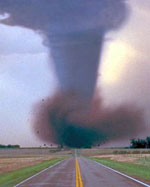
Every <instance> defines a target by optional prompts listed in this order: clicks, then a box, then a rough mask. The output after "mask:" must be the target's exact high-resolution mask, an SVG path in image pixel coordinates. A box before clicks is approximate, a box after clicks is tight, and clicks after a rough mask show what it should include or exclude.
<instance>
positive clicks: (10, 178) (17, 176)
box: [0, 158, 63, 187]
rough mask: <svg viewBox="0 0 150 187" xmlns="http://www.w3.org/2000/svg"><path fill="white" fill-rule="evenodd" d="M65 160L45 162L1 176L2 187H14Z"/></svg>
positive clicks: (56, 159)
mask: <svg viewBox="0 0 150 187" xmlns="http://www.w3.org/2000/svg"><path fill="white" fill-rule="evenodd" d="M61 160H63V159H62V158H55V159H51V160H47V161H43V162H41V163H40V164H36V165H34V166H30V167H26V168H21V169H17V170H15V171H12V172H8V173H4V174H1V175H0V186H1V187H13V186H14V185H16V184H18V183H20V182H21V181H23V180H25V179H27V178H28V177H30V176H32V175H34V174H36V173H38V172H40V171H42V170H43V169H45V168H48V167H50V166H51V165H53V164H55V163H57V162H59V161H61Z"/></svg>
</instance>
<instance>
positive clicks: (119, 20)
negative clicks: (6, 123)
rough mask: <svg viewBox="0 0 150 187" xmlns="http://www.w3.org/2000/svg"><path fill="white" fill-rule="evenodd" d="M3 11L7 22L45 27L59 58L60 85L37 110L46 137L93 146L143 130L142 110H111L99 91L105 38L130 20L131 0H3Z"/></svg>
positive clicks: (39, 126)
mask: <svg viewBox="0 0 150 187" xmlns="http://www.w3.org/2000/svg"><path fill="white" fill-rule="evenodd" d="M0 13H1V14H6V13H7V14H9V17H8V18H6V19H3V20H1V22H2V23H3V24H8V25H12V26H15V25H19V26H22V27H27V28H31V29H33V30H35V31H38V32H40V33H41V35H42V37H43V41H44V44H45V45H46V46H47V47H48V48H49V49H50V53H51V56H52V58H53V63H54V66H55V72H56V75H57V78H58V81H59V89H58V91H57V93H56V94H55V95H54V96H53V97H51V98H47V99H45V100H44V101H42V103H41V102H40V103H39V104H37V106H36V107H35V108H36V109H34V110H36V116H35V120H34V124H33V128H34V131H35V133H36V134H37V135H38V136H39V137H40V138H41V139H42V140H45V141H47V142H54V143H58V144H61V145H66V146H69V147H88V146H92V145H95V144H96V143H102V142H105V141H107V140H110V139H116V138H122V137H132V135H134V134H136V133H137V132H138V129H139V126H140V124H141V123H142V122H143V118H142V112H141V111H140V110H139V109H137V108H136V107H133V106H132V107H131V106H129V105H126V106H120V107H118V108H113V109H112V108H111V109H107V108H105V107H104V106H103V102H102V98H99V97H98V96H95V95H97V94H95V92H96V82H97V76H98V75H97V74H98V67H99V65H100V59H101V53H102V47H103V43H104V37H105V34H106V33H107V32H108V31H110V30H115V29H118V28H119V27H120V26H121V25H122V24H123V23H124V21H125V20H126V18H127V15H128V9H127V5H126V1H125V0H93V1H90V0H76V1H73V0H63V1H62V0H51V1H46V0H28V1H27V0H13V1H12V0H1V1H0Z"/></svg>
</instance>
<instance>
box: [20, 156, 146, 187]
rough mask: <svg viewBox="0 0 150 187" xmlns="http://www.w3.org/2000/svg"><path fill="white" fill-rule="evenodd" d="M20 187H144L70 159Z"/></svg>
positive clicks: (21, 184)
mask: <svg viewBox="0 0 150 187" xmlns="http://www.w3.org/2000/svg"><path fill="white" fill-rule="evenodd" d="M17 186H19V187H34V186H35V187H41V186H44V187H143V186H144V185H142V184H139V183H136V182H134V181H132V180H130V179H128V178H126V177H123V176H121V175H119V174H117V173H115V172H113V171H111V170H109V169H107V168H105V167H103V166H101V165H99V164H97V163H96V162H94V161H91V160H88V159H86V158H82V157H77V158H69V159H67V160H64V161H62V162H61V163H59V164H57V165H55V166H54V167H51V168H49V169H47V170H45V171H43V172H42V173H40V174H38V175H36V176H33V177H31V178H30V179H28V180H26V181H24V182H23V183H20V184H19V185H17Z"/></svg>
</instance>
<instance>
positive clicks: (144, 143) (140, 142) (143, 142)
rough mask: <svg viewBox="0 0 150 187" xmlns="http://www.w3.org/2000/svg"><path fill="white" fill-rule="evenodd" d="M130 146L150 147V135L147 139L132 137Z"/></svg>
mask: <svg viewBox="0 0 150 187" xmlns="http://www.w3.org/2000/svg"><path fill="white" fill-rule="evenodd" d="M130 148H143V149H144V148H150V136H149V137H147V138H146V139H139V138H138V139H132V140H131V141H130Z"/></svg>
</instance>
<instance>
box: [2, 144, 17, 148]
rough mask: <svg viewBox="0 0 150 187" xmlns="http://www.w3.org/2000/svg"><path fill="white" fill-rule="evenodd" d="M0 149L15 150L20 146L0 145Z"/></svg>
mask: <svg viewBox="0 0 150 187" xmlns="http://www.w3.org/2000/svg"><path fill="white" fill-rule="evenodd" d="M1 148H14V149H16V148H20V145H10V144H9V145H2V144H0V149H1Z"/></svg>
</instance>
